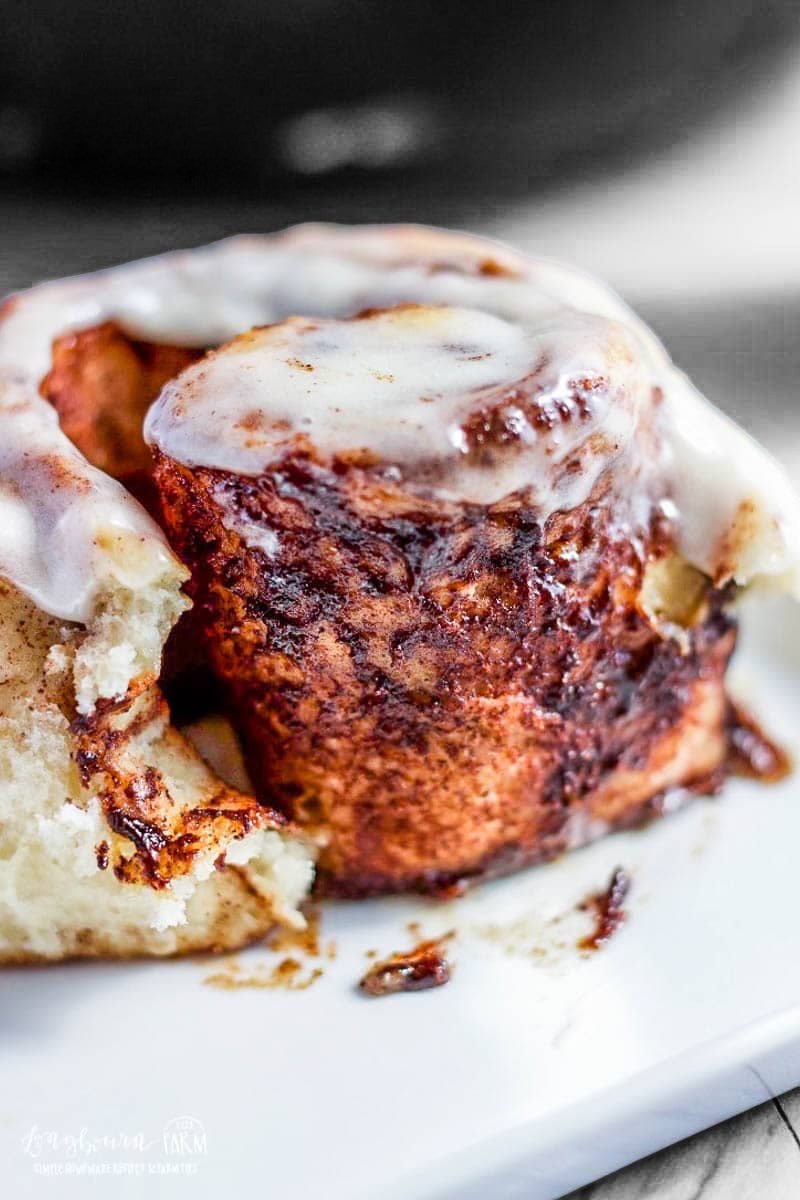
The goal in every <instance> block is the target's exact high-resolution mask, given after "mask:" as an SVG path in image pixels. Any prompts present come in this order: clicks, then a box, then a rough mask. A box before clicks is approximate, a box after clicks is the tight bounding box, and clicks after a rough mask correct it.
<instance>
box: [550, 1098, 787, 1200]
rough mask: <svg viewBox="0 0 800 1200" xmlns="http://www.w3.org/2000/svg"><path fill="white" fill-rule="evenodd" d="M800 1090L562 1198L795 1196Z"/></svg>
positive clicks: (782, 1199) (778, 1199)
mask: <svg viewBox="0 0 800 1200" xmlns="http://www.w3.org/2000/svg"><path fill="white" fill-rule="evenodd" d="M798 1195H800V1089H798V1090H797V1091H793V1092H789V1093H788V1094H786V1095H785V1096H781V1097H780V1098H776V1099H774V1100H770V1101H769V1102H768V1103H767V1104H762V1105H760V1106H759V1107H758V1108H754V1109H751V1111H750V1112H746V1113H742V1115H741V1116H738V1117H734V1118H733V1119H732V1120H730V1121H725V1122H724V1123H723V1124H722V1125H717V1126H715V1127H714V1128H713V1129H709V1130H707V1131H706V1132H705V1133H702V1134H698V1135H697V1136H696V1137H693V1138H690V1139H688V1141H685V1142H679V1143H678V1144H677V1145H675V1146H670V1147H669V1148H668V1149H667V1150H662V1151H661V1152H660V1153H658V1154H652V1155H650V1157H649V1158H645V1159H642V1160H641V1161H640V1162H638V1163H634V1164H633V1165H632V1166H630V1167H625V1168H624V1169H623V1170H621V1171H616V1172H615V1173H614V1174H613V1175H608V1176H606V1178H605V1179H600V1180H598V1181H597V1182H596V1183H591V1184H588V1185H587V1186H586V1187H582V1188H579V1190H578V1191H576V1192H571V1193H570V1195H569V1196H568V1197H564V1200H644V1197H646V1198H647V1200H733V1198H734V1197H735V1200H765V1198H768V1200H797V1196H798Z"/></svg>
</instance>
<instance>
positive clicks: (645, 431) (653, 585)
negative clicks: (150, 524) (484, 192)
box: [145, 230, 800, 896]
mask: <svg viewBox="0 0 800 1200" xmlns="http://www.w3.org/2000/svg"><path fill="white" fill-rule="evenodd" d="M272 246H273V249H274V252H275V253H276V254H277V255H281V254H284V253H290V252H291V251H292V250H294V253H295V256H296V262H295V271H294V272H292V273H291V276H289V278H288V282H287V286H288V297H287V296H286V295H282V294H277V295H274V296H273V300H274V305H275V307H274V308H272V309H270V310H269V313H268V315H269V317H272V318H274V317H277V316H282V315H284V313H283V310H285V309H286V308H287V307H289V308H290V310H292V311H299V312H301V313H303V314H304V315H303V316H300V317H297V316H295V317H290V318H289V319H288V320H285V321H283V322H282V323H274V324H272V325H271V326H269V327H268V328H262V329H255V330H253V331H251V332H248V333H244V334H243V335H242V336H240V337H238V338H236V339H234V340H233V341H232V342H231V343H230V344H228V345H226V346H224V347H223V348H222V349H221V350H218V351H216V352H213V353H210V354H209V355H207V356H206V357H205V358H204V359H203V360H202V361H200V362H198V363H197V364H195V365H194V366H191V367H189V368H188V369H187V370H186V371H184V372H183V373H182V374H181V375H180V376H179V377H178V378H177V379H176V380H175V381H173V382H172V383H170V384H168V385H167V386H166V387H165V389H164V391H163V392H162V394H161V397H160V398H159V400H158V401H157V402H156V403H155V405H154V406H153V407H152V408H151V410H150V412H149V415H148V418H147V421H146V426H145V433H146V438H147V440H148V442H149V443H150V444H151V446H152V447H153V449H154V452H155V459H156V472H155V474H156V482H157V486H158V489H159V493H160V496H161V502H162V508H163V516H164V521H165V527H166V529H167V531H168V534H169V537H170V539H171V541H172V544H173V546H174V547H175V548H176V550H177V552H178V553H179V555H180V556H181V558H182V559H183V560H184V561H185V562H186V563H187V565H188V566H189V568H190V570H191V572H192V579H191V583H190V585H189V590H190V593H191V594H192V596H193V598H194V600H195V602H196V604H197V606H198V611H199V612H200V613H202V625H203V632H204V637H205V640H206V645H207V649H208V654H209V657H210V660H211V662H212V664H213V667H214V670H215V671H216V673H217V675H218V676H219V678H220V679H221V680H222V681H223V683H224V685H225V690H226V694H227V696H228V699H229V703H230V706H231V712H232V714H233V718H234V721H235V723H236V725H237V727H238V729H239V730H240V732H241V734H242V735H243V738H244V742H245V747H246V752H247V758H248V764H249V767H250V771H251V774H252V776H253V778H254V780H255V782H256V786H257V788H258V789H259V792H260V794H262V795H263V796H268V797H270V798H272V799H273V800H274V801H275V802H277V803H278V804H279V806H280V807H282V808H283V809H285V810H286V811H287V812H289V813H290V814H291V815H292V816H293V817H294V818H295V819H296V820H297V821H299V822H301V823H303V824H305V825H306V826H308V827H309V828H312V829H317V830H321V831H322V832H323V833H324V836H325V838H326V842H327V844H326V847H325V849H324V850H323V852H322V856H321V859H320V863H319V881H320V886H321V887H322V888H323V889H325V890H328V891H330V892H333V893H336V894H340V895H354V896H357V895H364V894H371V893H378V892H383V891H393V890H402V889H431V890H439V891H441V890H447V889H449V888H452V887H453V886H456V885H459V884H460V883H461V882H462V881H464V880H467V879H470V878H474V877H480V876H483V875H486V874H491V873H496V872H499V871H505V870H508V869H511V868H512V867H515V866H518V865H520V864H522V863H526V862H531V861H536V860H541V859H545V858H549V857H552V856H553V855H554V854H557V853H559V852H560V851H562V850H564V849H567V848H569V847H571V846H575V845H578V844H580V843H582V842H585V841H586V840H588V839H590V838H592V837H596V836H598V835H599V834H601V833H603V832H605V831H607V830H609V829H612V828H616V827H620V826H625V825H630V824H632V823H635V822H638V821H641V820H642V819H644V818H645V817H646V816H649V815H651V814H653V813H657V812H659V811H662V810H664V809H665V808H671V807H674V806H675V805H676V804H677V803H679V802H680V801H681V800H682V799H685V798H686V797H687V796H688V795H690V794H691V793H692V792H696V791H703V790H712V789H713V788H715V787H716V786H717V785H718V782H719V779H720V772H721V771H722V769H723V767H724V763H725V760H726V756H727V753H728V737H727V720H728V703H727V698H726V694H725V687H724V672H725V668H726V665H727V662H728V659H729V657H730V654H731V652H732V650H733V646H734V641H735V626H734V620H733V617H732V614H731V612H730V601H731V600H732V598H733V595H734V593H735V591H736V588H737V585H740V584H744V583H747V582H750V581H752V580H754V579H757V578H762V577H766V576H770V577H773V578H775V579H778V580H780V581H781V582H782V583H788V584H789V585H790V586H794V581H795V578H796V570H797V562H798V546H800V536H798V531H800V517H799V516H798V505H797V501H796V498H795V496H794V493H793V491H792V489H791V487H790V486H789V484H788V482H787V481H786V480H785V478H784V477H783V475H782V474H781V473H780V471H779V470H777V469H776V468H775V467H774V465H773V464H772V463H771V461H770V460H768V458H767V456H765V455H764V453H763V452H762V451H761V450H760V449H758V448H757V447H755V446H754V444H753V443H752V442H750V441H749V439H747V438H746V436H745V435H744V434H743V433H741V432H740V431H739V430H737V429H736V428H735V427H734V426H732V425H731V424H730V423H729V422H728V421H726V419H725V418H724V417H722V416H721V415H720V414H718V413H717V412H716V411H715V410H713V409H712V408H711V407H710V406H709V405H708V404H707V403H706V402H705V401H704V400H702V398H701V397H699V396H698V395H697V393H695V392H694V391H693V390H692V389H691V387H690V385H689V384H688V383H687V381H686V380H685V379H684V378H683V377H682V376H680V375H679V374H678V373H677V372H676V371H675V370H674V368H672V366H671V364H670V363H669V362H668V360H667V358H666V356H665V354H664V352H663V350H662V349H661V347H660V346H659V344H658V343H657V342H656V340H655V339H654V338H653V336H652V335H651V334H650V333H649V332H648V331H647V330H646V328H645V327H644V326H642V325H641V324H640V323H639V322H638V321H637V320H636V319H635V318H634V317H632V315H631V314H629V313H628V312H627V310H625V308H624V306H622V305H621V304H620V302H619V301H617V300H616V299H615V298H614V297H613V296H611V295H610V294H608V293H605V292H604V291H603V290H602V289H600V288H599V287H598V286H597V285H594V284H588V283H586V282H585V281H584V280H583V279H582V277H581V276H579V275H577V274H572V273H570V272H567V271H564V270H563V269H558V268H553V267H550V266H541V265H539V264H526V263H523V262H521V261H520V260H517V259H512V258H504V257H503V255H502V254H501V253H500V254H498V253H496V252H495V251H494V249H493V248H491V247H490V246H487V245H486V244H485V243H480V242H476V241H470V242H466V241H465V239H463V238H458V237H456V238H452V239H451V238H450V236H449V235H447V234H444V233H442V234H436V233H433V232H423V233H420V234H415V232H414V231H398V230H387V231H385V232H383V233H381V231H379V230H367V231H364V232H362V233H359V232H358V231H355V232H349V233H346V232H343V233H339V232H337V231H330V232H325V231H319V230H314V231H312V232H310V233H309V234H306V235H304V234H303V233H300V234H299V235H298V234H294V235H292V234H290V235H289V236H288V238H287V239H286V240H285V241H283V242H282V241H281V239H276V240H275V241H274V242H273V243H272ZM261 250H263V253H264V256H265V258H268V256H269V244H264V245H263V246H262V247H261ZM320 259H321V260H322V261H323V262H324V263H325V271H324V272H322V270H321V268H320V266H319V261H318V260H320ZM304 272H305V273H306V274H305V277H304ZM320 277H321V278H322V279H323V280H324V283H325V286H324V287H323V288H321V289H319V290H317V289H315V287H314V282H315V281H316V280H317V279H319V278H320ZM276 309H277V310H279V311H276ZM362 310H366V311H362ZM320 312H322V313H332V314H333V316H334V318H335V319H331V317H330V316H327V317H326V316H320V315H318V314H319V313H320ZM352 313H360V315H357V316H350V315H348V314H352ZM309 314H311V315H309ZM342 314H344V315H342ZM767 464H769V477H768V472H767Z"/></svg>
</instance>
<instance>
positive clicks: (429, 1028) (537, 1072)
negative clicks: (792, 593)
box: [0, 600, 800, 1200]
mask: <svg viewBox="0 0 800 1200" xmlns="http://www.w3.org/2000/svg"><path fill="white" fill-rule="evenodd" d="M745 626H746V634H745V637H744V639H743V645H742V648H741V650H740V652H739V654H738V658H737V662H736V665H735V670H734V678H735V684H736V688H735V690H736V691H737V694H738V695H739V696H740V697H743V698H744V699H746V700H747V702H748V703H749V705H750V707H751V708H752V709H753V710H754V711H755V712H757V713H758V714H759V715H760V717H761V718H762V720H763V723H764V724H765V726H766V727H767V728H768V729H769V730H770V731H771V732H772V733H774V734H775V735H776V736H777V737H778V738H779V739H781V740H782V741H783V743H784V744H785V745H787V746H789V747H792V746H795V747H797V746H798V744H800V735H799V734H798V727H799V723H800V637H798V633H800V614H798V612H797V611H795V610H794V609H793V608H792V606H791V605H790V604H789V603H788V602H783V601H776V600H769V601H767V602H765V603H764V602H761V603H760V604H759V606H758V609H757V610H756V609H755V608H753V607H752V606H751V610H750V611H749V612H748V613H747V616H746V621H745ZM798 845H800V776H798V777H795V778H790V779H788V780H787V781H785V782H783V783H781V784H778V785H772V786H763V785H758V784H754V783H750V782H747V781H743V780H734V781H731V782H730V783H729V784H728V785H727V786H726V788H725V790H724V794H723V796H722V798H720V799H716V800H700V801H697V802H696V803H694V804H693V805H692V806H690V807H689V808H687V809H685V810H683V811H682V812H679V813H676V814H674V815H672V816H670V817H668V818H666V819H664V820H663V821H661V822H659V823H657V824H654V825H652V826H650V827H649V828H648V829H646V830H644V831H640V832H636V833H627V834H619V835H615V836H613V837H611V838H608V839H606V840H605V841H603V842H601V843H599V844H596V845H594V846H591V847H589V848H588V849H586V850H583V851H580V852H577V853H573V854H572V855H570V856H567V857H565V858H563V859H562V860H560V861H559V862H556V863H552V864H550V865H548V866H545V867H540V868H537V869H533V870H529V871H527V872H524V873H522V874H520V875H517V876H516V877H514V878H511V879H507V880H503V881H499V882H496V883H492V884H489V885H485V886H484V887H482V888H480V889H478V890H476V891H475V892H473V893H472V894H471V895H469V896H468V897H467V898H466V899H464V900H461V901H456V902H450V903H447V904H436V903H433V902H426V901H418V900H413V901H407V900H402V901H398V900H390V901H382V902H370V903H360V904H340V905H330V906H327V907H326V909H325V912H324V916H323V928H322V934H323V940H325V941H327V940H329V939H334V940H335V942H336V945H337V950H338V953H337V957H336V959H335V961H328V960H327V959H323V960H320V962H319V963H318V964H315V963H314V962H313V961H310V962H309V963H308V964H307V966H308V967H309V968H310V967H313V966H314V965H319V966H321V967H322V968H323V970H324V974H323V976H322V978H320V979H319V980H318V981H317V982H316V983H315V984H314V986H312V987H310V988H309V989H308V990H306V991H296V992H286V991H279V990H258V989H252V988H242V989H238V990H233V991H226V990H220V989H218V988H215V987H212V986H209V985H208V984H206V983H205V982H204V980H205V979H206V977H207V976H208V975H209V974H210V973H211V972H212V971H214V970H218V969H220V964H219V963H209V962H208V961H204V962H199V961H196V960H195V961H189V962H180V963H154V964H146V963H141V964H139V963H137V964H131V965H102V966H90V965H72V966H68V967H54V968H46V969H41V970H12V971H6V972H4V973H3V974H2V975H0V995H1V996H2V1015H1V1016H0V1049H1V1050H2V1058H1V1060H0V1061H1V1063H2V1068H1V1070H0V1145H1V1146H2V1162H3V1186H2V1193H3V1194H4V1195H7V1196H9V1197H12V1196H13V1197H14V1198H15V1200H16V1198H17V1197H25V1196H29V1195H30V1196H39V1195H41V1194H45V1193H46V1194H48V1195H52V1196H58V1197H64V1196H73V1195H81V1196H83V1195H84V1194H86V1193H87V1191H88V1192H89V1193H90V1194H91V1192H92V1190H93V1189H96V1190H97V1191H98V1193H99V1194H104V1193H105V1192H106V1191H108V1193H109V1194H111V1193H112V1192H113V1194H114V1195H115V1196H127V1195H131V1196H137V1197H139V1196H143V1195H145V1194H146V1191H145V1188H149V1189H151V1190H153V1189H155V1194H157V1195H159V1196H162V1195H172V1194H173V1193H174V1194H181V1195H183V1194H187V1195H191V1196H193V1197H195V1198H196V1200H203V1198H205V1197H212V1196H213V1197H218V1196H219V1195H220V1194H223V1195H239V1194H250V1189H252V1188H257V1189H258V1192H257V1194H258V1195H259V1196H263V1197H265V1198H273V1197H274V1198H277V1200H295V1198H297V1200H300V1198H301V1197H303V1198H305V1197H308V1196H320V1197H325V1198H326V1200H376V1198H378V1197H380V1198H381V1200H390V1198H392V1197H397V1198H398V1200H400V1198H401V1197H402V1200H434V1198H435V1200H445V1198H448V1200H456V1198H458V1200H471V1198H473V1197H474V1198H475V1200H478V1198H480V1200H485V1197H487V1196H491V1197H492V1200H497V1198H500V1197H511V1196H519V1197H524V1198H525V1200H546V1198H550V1197H555V1196H559V1195H561V1194H562V1193H564V1192H566V1191H569V1190H570V1189H571V1188H574V1187H576V1186H578V1185H580V1184H582V1183H584V1182H586V1181H587V1180H589V1179H592V1178H595V1177H597V1176H599V1175H602V1174H604V1173H605V1172H607V1171H609V1170H612V1169H614V1168H616V1167H618V1166H620V1165H622V1164H624V1163H626V1162H629V1161H631V1160H633V1159H636V1158H639V1157H641V1156H642V1155H645V1154H647V1153H649V1152H651V1151H653V1150H655V1149H657V1148H659V1147H661V1146H663V1145H666V1144H667V1143H669V1142H672V1141H675V1140H677V1139H679V1138H682V1137H685V1136H686V1135H688V1134H690V1133H693V1132H695V1131H697V1130H699V1129H701V1128H703V1127H705V1126H708V1125H710V1124H712V1123H713V1122H715V1121H719V1120H721V1119H722V1118H725V1117H727V1116H729V1115H731V1114H733V1113H734V1112H737V1111H741V1110H742V1109H744V1108H746V1107H748V1106H750V1105H753V1104H756V1103H758V1102H760V1101H761V1100H763V1099H765V1098H766V1097H767V1096H769V1095H770V1094H771V1093H773V1092H780V1091H782V1090H785V1089H786V1088H788V1087H790V1086H793V1085H794V1084H797V1083H799V1082H800V954H798V941H799V940H800V939H799V938H798V912H799V909H800V906H799V905H798V898H799V897H800V879H799V878H798V869H797V857H798V852H797V847H798ZM617 865H622V866H624V867H626V868H627V869H628V871H629V872H630V873H631V875H632V877H633V889H632V892H631V896H630V899H629V903H628V907H629V912H630V916H629V920H628V922H627V924H626V925H625V926H624V927H623V928H622V929H621V930H620V931H619V932H618V933H617V934H616V935H615V936H614V938H612V940H611V941H610V943H609V944H608V945H607V946H606V947H605V948H603V949H602V950H600V951H598V952H597V953H595V954H593V955H590V956H588V957H585V956H582V955H581V953H580V952H579V951H578V950H577V948H576V944H575V943H576V939H577V938H578V937H580V935H581V934H582V933H583V932H585V931H586V930H588V928H589V926H590V920H589V918H588V917H587V916H586V915H585V914H582V913H580V912H579V911H578V910H577V907H576V906H577V905H578V903H579V902H580V901H581V900H582V899H583V898H584V897H586V895H587V894H588V893H590V892H592V891H596V890H598V889H599V888H601V887H602V886H603V885H604V884H605V883H606V882H607V880H608V877H609V875H610V873H611V871H612V869H613V868H614V867H615V866H617ZM408 921H419V922H420V923H421V925H422V927H423V930H424V931H425V932H426V933H430V934H436V933H440V932H442V931H444V930H447V929H450V928H455V929H456V930H457V936H456V939H455V941H454V943H453V956H454V958H455V960H456V969H455V973H454V977H453V980H452V982H451V983H450V984H449V985H448V986H447V987H444V988H441V989H439V990H437V991H431V992H427V993H421V994H417V995H401V996H393V997H388V998H386V999H380V1000H375V999H372V1000H370V999H366V998H363V997H361V996H360V995H358V994H357V993H356V992H355V990H354V983H355V981H356V980H357V979H358V977H359V975H360V974H361V972H362V971H363V969H364V967H365V966H366V965H367V959H366V958H365V952H366V951H367V950H369V949H372V948H376V949H378V950H380V951H381V952H388V951H391V950H393V949H398V948H400V947H403V946H407V945H410V937H409V933H408V931H407V930H406V928H405V926H406V923H407V922H408ZM490 925H494V926H496V927H497V928H496V929H495V930H494V932H492V931H491V930H487V928H486V927H487V926H490ZM273 961H274V956H273V957H272V958H271V957H270V955H269V953H268V952H266V951H265V950H264V949H254V950H251V951H249V952H248V953H247V954H245V955H242V956H239V959H238V962H239V966H240V970H241V971H242V972H244V973H245V974H248V973H251V972H252V971H259V970H263V969H264V965H265V964H269V963H271V962H273ZM181 1118H189V1119H188V1120H186V1121H184V1122H183V1123H181V1121H180V1119H181ZM82 1131H83V1132H82ZM165 1131H166V1133H165ZM90 1172H91V1173H92V1174H91V1178H90V1179H89V1180H87V1178H86V1175H87V1173H90ZM150 1179H152V1182H151V1183H148V1182H146V1181H147V1180H150ZM220 1189H224V1191H223V1192H222V1193H221V1192H220ZM243 1189H248V1191H247V1193H243Z"/></svg>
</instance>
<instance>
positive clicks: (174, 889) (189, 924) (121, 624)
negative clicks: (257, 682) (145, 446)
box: [0, 324, 313, 963]
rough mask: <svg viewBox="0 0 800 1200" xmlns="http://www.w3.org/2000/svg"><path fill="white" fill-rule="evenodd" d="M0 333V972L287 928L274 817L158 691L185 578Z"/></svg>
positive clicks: (293, 841)
mask: <svg viewBox="0 0 800 1200" xmlns="http://www.w3.org/2000/svg"><path fill="white" fill-rule="evenodd" d="M6 332H7V331H6V330H4V328H3V326H2V324H0V422H2V432H3V437H2V443H1V444H0V963H23V962H36V961H46V960H56V959H63V958H70V957H76V956H80V957H86V956H91V957H97V956H101V957H120V956H123V957H129V956H132V955H167V954H175V953H179V952H184V951H191V950H214V949H224V948H229V947H238V946H240V945H242V944H245V943H247V942H249V941H252V940H253V939H254V938H256V937H259V936H261V935H263V934H264V933H266V932H267V931H268V930H269V929H270V928H271V927H272V926H273V925H274V924H275V923H276V922H284V923H288V924H290V925H302V924H303V917H302V915H301V913H300V912H299V910H298V905H299V904H300V902H301V901H302V899H303V898H304V896H305V895H306V893H307V891H308V888H309V886H310V883H311V878H312V875H313V864H312V856H311V852H310V849H309V846H308V845H307V844H306V842H305V839H303V838H302V837H300V836H298V835H296V834H295V833H294V832H292V831H291V830H290V829H289V826H288V824H287V822H286V819H285V818H284V817H283V816H282V815H281V814H279V813H277V812H276V811H274V810H273V809H270V808H269V807H267V806H263V805H260V804H258V803H257V802H256V800H255V799H254V798H253V797H252V796H250V795H247V794H244V793H242V792H238V791H236V790H235V789H234V788H231V787H229V786H227V784H225V783H223V782H222V780H221V779H219V778H217V776H216V775H215V774H214V773H213V772H212V771H211V769H210V768H209V767H208V766H207V765H206V764H205V762H204V761H203V760H202V759H201V758H200V757H199V755H198V754H197V753H196V751H195V750H194V749H193V747H192V746H191V745H190V744H189V743H188V742H187V741H186V740H185V739H184V738H183V737H182V735H181V734H180V733H179V732H178V730H177V729H175V728H174V727H173V726H172V725H171V723H170V719H169V713H168V711H167V707H166V704H165V702H164V700H163V697H162V695H161V692H160V690H159V687H158V675H159V671H160V667H161V654H162V649H163V646H164V642H165V639H166V638H167V635H168V633H169V631H170V629H171V627H172V625H173V624H174V622H175V621H176V619H177V618H178V616H179V615H180V613H181V612H182V611H183V610H184V609H185V608H186V607H187V601H186V599H185V597H184V596H183V595H182V593H181V585H182V583H183V582H184V580H185V579H186V576H187V572H186V570H185V568H184V567H183V566H182V565H181V563H180V562H179V561H178V559H177V558H176V557H175V555H174V554H173V553H172V551H171V550H170V548H169V546H168V544H167V542H166V540H165V538H164V536H163V534H162V532H161V530H160V529H159V528H158V527H157V526H156V525H155V524H154V523H153V521H152V520H151V519H150V518H149V517H148V516H147V514H146V513H145V512H144V511H143V510H142V509H141V508H140V507H139V505H138V504H137V502H136V501H135V500H134V499H133V498H132V497H131V496H130V495H129V494H128V493H127V492H126V491H125V490H124V488H123V487H122V486H121V485H120V484H119V483H117V482H116V481H115V480H114V479H112V478H110V477H109V476H108V475H106V474H104V473H102V472H101V471H99V470H97V469H95V468H94V467H92V466H90V465H89V463H88V462H87V461H86V459H85V458H84V457H83V456H82V455H81V453H80V452H79V451H78V450H77V449H76V447H75V446H74V445H73V444H72V443H71V442H70V440H69V439H68V438H67V437H66V436H65V434H64V432H62V430H61V429H59V426H58V420H57V416H56V412H55V410H54V409H53V408H51V407H50V405H48V404H47V403H46V402H45V400H43V399H42V398H41V397H40V396H39V395H37V392H36V385H37V383H38V376H37V375H31V374H30V370H29V368H30V365H31V364H30V361H29V359H28V358H27V356H26V355H25V353H24V352H22V346H21V345H20V343H19V342H18V341H17V340H16V339H14V338H12V339H10V340H9V339H8V337H4V334H5V333H6Z"/></svg>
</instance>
